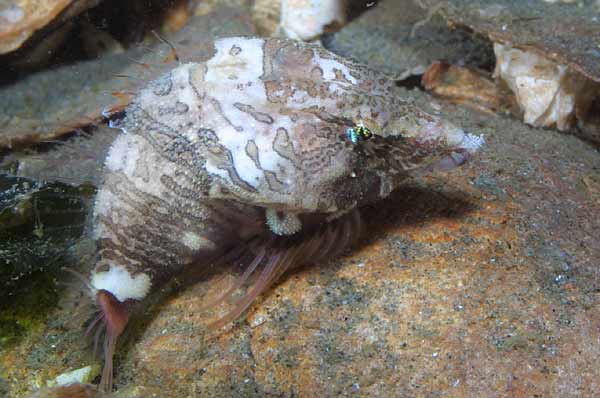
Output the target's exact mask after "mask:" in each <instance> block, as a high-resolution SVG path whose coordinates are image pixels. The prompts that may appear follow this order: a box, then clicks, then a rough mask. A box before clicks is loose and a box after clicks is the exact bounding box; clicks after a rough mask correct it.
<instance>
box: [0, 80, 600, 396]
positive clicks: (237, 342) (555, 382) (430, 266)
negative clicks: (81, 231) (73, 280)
mask: <svg viewBox="0 0 600 398" xmlns="http://www.w3.org/2000/svg"><path fill="white" fill-rule="evenodd" d="M398 95H402V96H407V95H408V96H415V97H417V98H418V100H419V101H421V102H422V103H423V104H424V105H426V106H427V104H429V105H430V108H431V106H433V107H434V109H438V108H439V109H441V111H442V112H443V114H445V115H447V116H448V117H450V118H451V119H452V120H453V121H454V122H456V123H458V124H459V125H462V126H463V127H465V128H467V129H469V130H470V131H472V132H474V133H477V134H480V133H483V134H485V136H486V139H487V147H486V150H485V151H484V152H483V153H482V155H481V156H480V157H479V158H478V159H476V160H475V161H473V162H471V163H470V164H469V165H467V166H466V167H464V168H462V169H460V170H459V171H457V172H452V173H451V174H449V175H442V174H440V175H436V176H433V177H431V178H426V179H423V180H420V181H415V182H413V183H410V184H408V185H407V186H406V188H404V189H401V190H399V191H398V192H396V193H395V194H394V195H392V197H391V198H390V199H389V200H388V201H386V202H385V203H382V204H381V205H379V206H377V207H373V208H367V209H365V210H364V214H365V216H366V217H365V218H366V219H367V220H368V230H367V233H366V234H365V236H364V238H363V241H362V243H361V244H360V245H358V247H356V248H355V249H354V250H352V251H351V252H349V253H347V255H346V256H344V257H343V258H341V259H338V260H336V261H333V262H330V263H328V264H317V265H314V266H309V267H306V268H304V269H302V270H300V271H298V272H296V273H294V274H291V275H288V276H287V277H286V278H284V280H283V281H282V282H281V283H280V284H279V285H278V286H276V287H275V288H274V289H272V290H271V291H270V292H269V293H268V294H267V295H265V296H264V297H263V298H262V299H261V300H260V301H258V302H257V303H256V304H255V305H254V306H253V307H252V308H251V310H250V311H249V313H248V316H247V318H246V319H244V320H241V321H240V322H238V323H237V324H235V325H233V326H231V327H230V328H229V329H228V330H226V331H224V332H221V333H215V332H214V331H207V329H206V326H207V324H208V323H209V322H210V321H211V320H213V319H214V316H216V315H215V314H211V312H209V313H207V312H206V311H203V308H202V304H203V302H206V300H208V299H209V298H210V297H214V296H215V295H217V293H218V292H219V291H221V290H222V288H223V283H226V281H227V278H225V279H223V280H212V281H206V282H203V283H200V284H197V285H195V286H192V287H190V288H187V289H182V290H179V291H178V293H177V294H174V295H170V296H168V298H166V299H165V300H163V301H161V303H160V304H158V305H157V306H155V307H153V308H150V309H149V310H148V312H147V313H145V314H143V315H142V316H140V317H139V319H138V320H137V321H136V324H135V325H136V326H135V327H134V328H133V331H132V333H131V334H130V336H129V338H128V339H127V341H126V344H124V345H123V346H122V347H121V350H120V352H119V358H118V366H117V379H116V382H117V387H118V388H119V389H122V388H125V390H124V391H126V392H127V394H131V391H132V390H131V388H128V387H127V388H126V386H127V385H131V386H138V389H139V388H141V390H140V391H156V390H158V391H161V396H165V397H182V396H188V395H192V396H193V395H194V394H201V395H202V396H210V397H221V396H238V397H239V396H306V397H310V396H315V394H318V395H319V396H327V397H329V396H340V395H341V396H345V395H346V396H365V397H366V396H442V395H445V394H447V393H448V392H450V393H452V395H453V396H495V395H496V394H498V393H500V394H501V395H502V394H505V395H509V396H515V397H520V396H523V397H525V396H536V395H538V396H563V397H569V396H573V397H574V396H592V395H593V392H594V391H597V389H598V388H600V386H598V385H597V380H598V377H599V376H600V374H598V372H599V371H598V368H597V366H596V358H597V355H598V354H600V352H598V344H597V341H598V339H599V338H600V329H599V327H600V325H599V324H598V319H600V318H599V317H598V299H599V298H600V296H599V294H598V292H599V291H600V271H599V269H598V264H597V259H598V258H599V255H600V246H599V244H598V241H597V240H596V239H595V238H594V237H595V236H598V234H599V233H600V225H599V222H598V220H597V218H595V217H593V215H594V214H598V211H599V210H600V209H599V207H600V197H599V196H598V195H599V194H598V192H599V191H598V189H597V188H598V187H597V186H596V185H597V183H596V184H595V183H594V182H593V181H594V178H593V176H594V175H596V174H597V173H598V170H599V169H600V155H599V154H598V151H597V149H595V148H593V147H591V146H589V145H588V144H585V143H583V142H581V141H580V140H578V139H577V138H575V137H573V136H568V135H562V134H559V133H555V132H552V131H546V132H544V133H543V134H541V133H540V132H539V131H537V130H535V129H532V128H529V127H526V126H524V125H523V124H521V123H520V122H518V121H515V120H511V119H508V118H499V117H489V116H480V115H478V114H474V113H472V112H471V111H467V110H464V109H460V108H456V107H453V106H446V105H443V104H440V103H436V102H435V101H433V100H432V99H431V97H428V96H425V95H422V94H420V93H418V92H406V91H404V90H400V91H399V92H398ZM60 294H61V295H66V294H68V291H62V293H60ZM68 319H69V314H68V313H65V312H64V311H63V310H60V309H58V308H56V309H50V310H49V312H48V320H47V321H46V323H45V324H42V325H40V327H39V329H37V330H35V331H32V332H30V333H29V334H27V335H26V336H23V337H22V338H21V339H19V340H18V341H17V342H15V343H13V344H12V345H10V346H9V347H7V348H5V355H3V357H2V358H3V359H2V367H3V375H4V377H5V380H11V382H10V388H11V391H13V394H14V396H18V392H19V391H25V390H27V389H30V388H32V387H34V386H35V385H36V383H42V382H43V381H44V380H47V379H50V378H52V377H55V376H56V375H57V374H58V373H61V372H64V371H66V370H68V369H70V368H77V367H81V366H83V365H85V364H89V362H90V361H91V357H90V353H89V351H88V350H86V348H85V344H84V343H83V342H82V341H81V338H80V337H81V332H80V331H79V330H74V329H72V328H70V327H69V322H68ZM12 380H14V381H12ZM16 380H21V381H20V382H15V381H16ZM140 386H141V387H140ZM142 387H143V388H142ZM123 394H125V392H123ZM133 396H136V395H133ZM139 396H143V393H142V395H139Z"/></svg>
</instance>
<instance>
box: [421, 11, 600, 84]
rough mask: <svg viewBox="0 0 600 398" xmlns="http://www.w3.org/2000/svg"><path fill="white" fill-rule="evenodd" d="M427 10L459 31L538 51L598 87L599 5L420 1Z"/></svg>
mask: <svg viewBox="0 0 600 398" xmlns="http://www.w3.org/2000/svg"><path fill="white" fill-rule="evenodd" d="M417 2H418V3H419V4H420V5H421V6H422V7H423V8H426V9H428V10H434V11H435V12H436V13H437V12H439V13H441V14H442V15H443V16H444V17H445V18H447V20H448V22H450V23H451V24H453V25H455V26H464V27H467V28H469V29H472V30H473V31H475V32H476V33H480V34H482V35H484V36H487V37H489V39H490V40H492V41H494V42H499V43H505V44H510V45H511V46H512V47H515V48H519V49H521V50H524V51H535V52H537V53H539V54H542V55H543V56H545V57H547V58H548V59H550V60H554V61H557V62H558V63H559V64H561V65H567V66H569V67H571V68H572V69H573V70H576V71H578V72H580V73H581V74H583V75H584V76H586V77H587V78H588V79H591V80H594V81H597V82H600V62H598V61H599V58H600V49H599V48H598V44H599V43H598V38H599V37H600V24H599V23H598V12H599V11H600V9H599V6H598V3H597V2H577V3H576V4H575V3H571V4H564V3H555V4H548V3H547V2H544V1H539V0H497V1H494V2H487V1H472V0H418V1H417Z"/></svg>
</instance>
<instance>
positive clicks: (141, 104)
mask: <svg viewBox="0 0 600 398" xmlns="http://www.w3.org/2000/svg"><path fill="white" fill-rule="evenodd" d="M111 125H112V127H115V128H119V129H120V130H121V133H120V134H119V136H118V137H117V138H116V139H115V141H114V142H113V143H112V145H111V148H110V150H109V152H108V155H107V157H106V159H105V162H104V171H103V176H102V181H101V184H100V186H99V189H98V192H97V197H96V199H95V203H94V210H93V238H94V240H95V242H96V248H97V254H96V257H95V259H94V266H93V270H92V271H91V274H90V275H89V277H86V278H82V279H83V280H84V284H85V289H86V291H87V294H88V296H89V298H90V302H91V303H92V304H93V305H94V308H95V315H94V316H93V317H92V319H91V322H90V323H89V325H88V332H90V333H93V334H94V335H95V336H96V340H97V341H98V339H102V340H103V351H104V368H103V371H102V378H101V382H100V390H101V391H104V392H110V391H111V390H112V388H113V387H112V384H113V355H114V352H115V348H116V345H117V341H118V338H119V336H120V335H121V334H122V333H123V331H124V330H125V328H126V327H127V325H128V323H129V319H130V316H131V314H133V313H135V312H136V311H140V309H143V308H144V306H145V305H147V304H146V303H147V302H148V298H149V297H151V296H152V295H153V292H156V291H157V290H159V289H160V288H161V287H162V286H164V285H165V284H166V283H168V282H169V281H171V280H173V278H176V277H177V276H179V275H182V274H185V273H187V272H190V270H192V271H196V270H202V269H204V268H207V267H210V266H211V265H214V264H215V263H217V262H218V261H223V259H227V258H231V253H241V252H244V253H247V256H246V258H247V259H248V260H247V262H246V263H245V269H244V270H243V272H241V275H239V276H238V278H237V280H236V281H235V282H234V283H233V285H232V286H231V287H230V288H229V289H227V290H226V291H225V292H223V294H222V295H221V296H220V297H219V298H218V299H217V300H216V301H215V303H219V302H222V301H225V300H231V299H232V298H233V295H234V293H235V292H236V291H237V290H238V289H240V288H242V287H244V286H247V289H246V291H245V293H244V294H243V295H242V297H241V298H238V299H237V300H236V301H235V302H234V308H233V309H232V310H231V311H230V312H228V313H227V314H226V315H225V316H223V317H222V318H221V319H219V320H218V321H217V322H215V326H216V327H220V326H223V325H225V324H227V323H229V322H231V321H233V320H235V319H237V318H238V317H239V316H240V315H242V314H243V313H244V311H245V310H246V309H247V308H248V307H249V306H250V305H251V304H252V302H253V301H254V299H255V298H256V297H257V296H258V295H260V294H261V293H263V292H265V291H267V290H268V289H269V287H270V286H272V285H273V283H275V282H277V281H278V280H279V279H280V278H281V276H282V275H283V274H284V273H285V272H286V271H288V270H290V269H292V268H294V267H297V266H299V265H303V264H304V263H307V262H312V263H314V262H319V261H325V260H327V259H329V258H332V257H335V256H337V255H339V254H340V253H341V252H343V251H344V250H345V249H347V248H348V247H349V246H351V245H352V244H353V242H355V241H356V240H357V239H358V238H359V236H360V232H361V229H362V221H361V216H360V208H361V207H363V206H365V205H370V204H373V203H377V202H378V201H380V200H382V199H384V198H386V197H387V196H389V195H390V193H391V192H392V191H394V190H395V189H396V188H398V187H399V186H401V185H402V183H403V182H405V181H406V180H407V179H408V178H411V177H414V176H419V175H422V174H423V173H426V172H430V171H432V170H450V169H452V168H455V167H457V166H460V165H461V164H463V163H465V162H466V161H467V160H469V159H470V158H471V157H472V156H473V155H474V154H475V153H476V152H477V151H478V150H479V149H480V147H481V146H482V145H483V144H484V139H483V137H480V136H476V135H473V134H469V133H468V132H465V131H463V130H462V129H461V128H459V127H457V126H455V125H454V124H452V123H451V122H449V121H447V120H444V119H442V118H440V117H438V116H435V115H432V114H430V113H427V112H425V111H423V110H421V109H420V108H419V107H418V106H416V105H415V104H414V103H412V102H411V101H409V100H406V99H404V98H401V97H400V96H398V94H397V91H395V82H394V81H393V80H392V79H390V78H388V77H387V76H386V75H384V74H382V73H380V72H377V71H374V70H371V69H369V68H368V67H366V66H364V65H360V64H358V63H355V62H352V61H350V60H347V59H344V58H342V57H339V56H337V55H335V54H333V53H331V52H329V51H327V50H325V49H324V48H322V47H320V46H318V45H314V44H309V43H304V42H300V41H294V40H289V39H277V38H255V37H227V38H222V39H218V40H216V41H215V43H214V53H213V55H212V57H211V58H210V59H208V60H207V61H206V62H203V63H181V64H179V65H178V66H176V67H174V68H173V69H171V70H170V71H168V72H167V73H165V74H164V75H162V76H161V77H159V78H158V79H156V80H153V81H150V82H149V83H148V84H147V85H146V86H145V87H144V88H142V89H141V90H140V91H139V92H138V93H137V95H136V96H135V98H134V99H133V101H132V102H131V103H130V105H129V106H128V107H127V109H126V111H125V116H124V117H123V118H122V119H120V120H113V121H112V122H111Z"/></svg>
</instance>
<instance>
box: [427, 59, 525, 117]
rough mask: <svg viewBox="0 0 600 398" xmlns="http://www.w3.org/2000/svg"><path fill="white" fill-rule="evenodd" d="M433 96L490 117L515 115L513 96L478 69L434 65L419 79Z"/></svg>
mask: <svg viewBox="0 0 600 398" xmlns="http://www.w3.org/2000/svg"><path fill="white" fill-rule="evenodd" d="M421 81H422V84H423V87H424V88H425V89H426V90H427V91H430V92H431V93H432V94H434V95H435V96H436V97H440V98H444V99H445V100H447V101H451V102H452V103H454V104H460V105H464V106H468V107H469V108H472V109H476V110H478V111H480V112H486V113H490V114H496V113H501V114H502V113H508V112H511V111H512V112H514V113H517V112H518V107H517V105H516V103H515V100H514V98H513V95H512V94H511V93H510V92H509V91H508V90H503V89H502V87H500V86H498V85H497V84H496V83H495V82H494V80H493V79H492V78H491V76H489V75H486V74H485V73H484V72H482V71H480V70H476V69H473V68H468V67H461V66H458V65H451V64H448V63H446V62H434V63H432V64H431V66H430V67H429V69H427V71H426V72H425V74H424V75H423V78H422V80H421Z"/></svg>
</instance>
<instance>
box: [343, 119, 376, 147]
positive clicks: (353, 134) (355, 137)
mask: <svg viewBox="0 0 600 398" xmlns="http://www.w3.org/2000/svg"><path fill="white" fill-rule="evenodd" d="M346 135H347V136H348V138H349V139H350V141H352V143H353V144H356V143H358V142H359V141H366V140H368V139H371V138H373V133H372V132H371V130H369V129H368V128H367V127H365V126H364V125H363V124H362V123H358V124H357V125H355V126H354V127H349V128H347V129H346Z"/></svg>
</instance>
